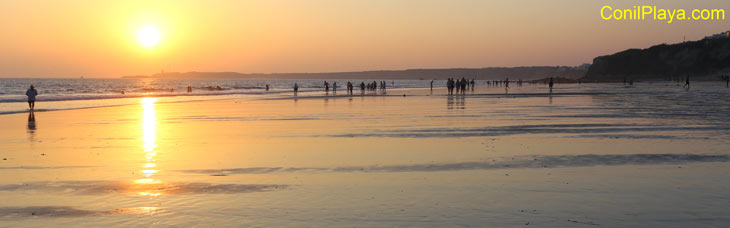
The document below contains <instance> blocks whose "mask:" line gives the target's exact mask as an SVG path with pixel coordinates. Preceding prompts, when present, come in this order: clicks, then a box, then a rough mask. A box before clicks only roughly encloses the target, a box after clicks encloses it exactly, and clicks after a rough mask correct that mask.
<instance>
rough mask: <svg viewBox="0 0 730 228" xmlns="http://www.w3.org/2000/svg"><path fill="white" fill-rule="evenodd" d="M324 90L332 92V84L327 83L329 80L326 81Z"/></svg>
mask: <svg viewBox="0 0 730 228" xmlns="http://www.w3.org/2000/svg"><path fill="white" fill-rule="evenodd" d="M324 91H325V92H328V93H329V92H330V84H329V83H327V81H324Z"/></svg>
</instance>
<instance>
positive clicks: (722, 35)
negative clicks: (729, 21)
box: [705, 31, 730, 39]
mask: <svg viewBox="0 0 730 228" xmlns="http://www.w3.org/2000/svg"><path fill="white" fill-rule="evenodd" d="M728 37H730V31H726V32H721V33H718V34H713V35H712V36H705V39H719V38H728Z"/></svg>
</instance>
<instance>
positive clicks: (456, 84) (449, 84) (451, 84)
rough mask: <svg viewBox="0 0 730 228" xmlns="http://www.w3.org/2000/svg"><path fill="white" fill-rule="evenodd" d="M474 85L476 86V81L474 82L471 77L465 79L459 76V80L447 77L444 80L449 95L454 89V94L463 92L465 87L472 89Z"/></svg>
mask: <svg viewBox="0 0 730 228" xmlns="http://www.w3.org/2000/svg"><path fill="white" fill-rule="evenodd" d="M432 86H433V84H432ZM474 87H476V82H474V79H473V78H472V79H471V81H467V80H466V78H461V80H459V79H453V78H449V79H447V80H446V88H447V89H448V90H449V95H453V94H454V90H456V94H465V93H466V90H467V89H469V88H471V90H474Z"/></svg>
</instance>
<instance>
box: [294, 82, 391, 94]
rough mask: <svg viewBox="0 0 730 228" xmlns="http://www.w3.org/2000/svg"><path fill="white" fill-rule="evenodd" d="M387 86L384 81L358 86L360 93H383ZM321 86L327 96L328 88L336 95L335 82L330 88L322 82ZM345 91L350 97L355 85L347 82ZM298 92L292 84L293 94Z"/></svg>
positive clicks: (328, 84)
mask: <svg viewBox="0 0 730 228" xmlns="http://www.w3.org/2000/svg"><path fill="white" fill-rule="evenodd" d="M387 84H388V83H387V82H385V81H380V82H376V81H373V82H369V83H367V85H366V84H365V82H360V85H359V86H360V91H361V92H363V93H364V92H365V90H366V89H367V90H368V91H376V90H378V89H380V90H381V91H383V92H385V90H386V89H387V87H388V85H387ZM393 84H395V83H393ZM323 86H324V91H325V93H327V94H329V92H330V88H332V93H337V82H332V85H331V86H330V83H329V82H327V81H324V84H323ZM346 89H347V94H348V95H352V94H353V91H354V90H355V85H354V84H352V82H350V81H348V82H347V88H346ZM298 90H299V85H298V84H297V83H294V93H296V92H297V91H298Z"/></svg>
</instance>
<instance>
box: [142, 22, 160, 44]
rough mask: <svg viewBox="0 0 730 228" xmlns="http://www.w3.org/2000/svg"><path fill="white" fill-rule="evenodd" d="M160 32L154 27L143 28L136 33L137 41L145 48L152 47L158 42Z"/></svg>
mask: <svg viewBox="0 0 730 228" xmlns="http://www.w3.org/2000/svg"><path fill="white" fill-rule="evenodd" d="M160 37H161V32H160V30H159V29H157V27H155V26H145V27H143V28H141V29H140V30H139V31H138V32H137V40H139V43H141V44H142V45H144V46H145V47H154V46H156V45H157V43H159V42H160Z"/></svg>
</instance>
